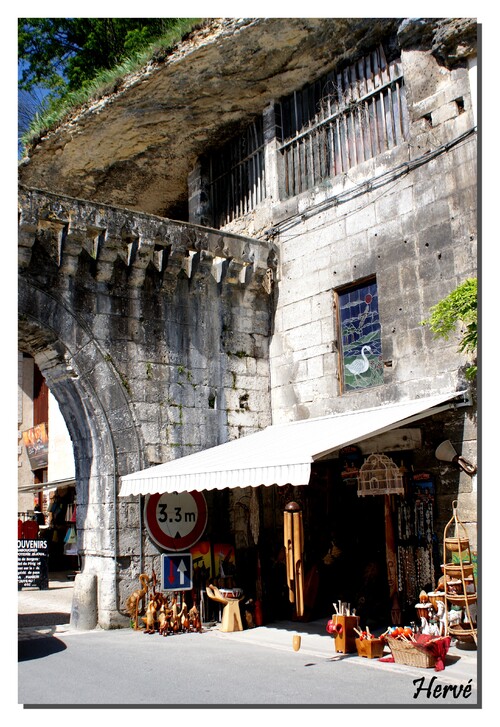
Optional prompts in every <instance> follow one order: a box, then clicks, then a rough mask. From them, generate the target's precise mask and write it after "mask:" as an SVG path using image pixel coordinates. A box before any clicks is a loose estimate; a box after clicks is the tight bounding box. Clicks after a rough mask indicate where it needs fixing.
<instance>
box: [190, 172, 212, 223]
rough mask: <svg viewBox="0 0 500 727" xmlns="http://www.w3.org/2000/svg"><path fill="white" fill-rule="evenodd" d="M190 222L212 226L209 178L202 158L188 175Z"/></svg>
mask: <svg viewBox="0 0 500 727" xmlns="http://www.w3.org/2000/svg"><path fill="white" fill-rule="evenodd" d="M188 193H189V222H193V223H194V224H197V225H204V226H205V227H211V226H212V215H211V210H210V195H209V191H208V179H207V176H206V175H205V174H204V169H203V163H202V161H201V160H200V159H198V161H197V162H196V164H195V166H194V168H193V169H192V171H191V172H190V173H189V175H188Z"/></svg>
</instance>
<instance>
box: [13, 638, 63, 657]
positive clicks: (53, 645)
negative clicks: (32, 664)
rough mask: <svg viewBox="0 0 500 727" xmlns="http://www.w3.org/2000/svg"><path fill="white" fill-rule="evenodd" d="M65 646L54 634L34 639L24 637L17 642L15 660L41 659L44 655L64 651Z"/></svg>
mask: <svg viewBox="0 0 500 727" xmlns="http://www.w3.org/2000/svg"><path fill="white" fill-rule="evenodd" d="M66 648H67V647H66V644H64V643H63V642H62V641H60V639H58V638H56V637H55V636H39V637H37V638H34V639H24V640H22V641H19V642H18V646H17V660H18V661H30V660H31V659H41V658H43V657H44V656H49V655H50V654H57V652H59V651H64V650H65V649H66Z"/></svg>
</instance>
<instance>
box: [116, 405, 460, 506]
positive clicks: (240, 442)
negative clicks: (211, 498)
mask: <svg viewBox="0 0 500 727" xmlns="http://www.w3.org/2000/svg"><path fill="white" fill-rule="evenodd" d="M464 394H465V392H453V393H449V392H448V393H447V394H437V395H435V396H429V397H426V398H421V399H415V400H412V401H403V402H398V403H397V404H385V405H383V406H378V407H375V408H372V409H364V410H361V411H356V412H349V413H342V414H331V415H329V416H325V417H319V418H317V419H304V420H301V421H297V422H291V423H288V424H278V425H273V426H270V427H267V428H266V429H263V430H262V431H260V432H256V433H255V434H249V435H248V436H246V437H241V438H240V439H234V440H232V441H230V442H226V443H225V444H220V445H218V446H217V447H211V448H210V449H205V450H202V451H200V452H196V453H195V454H190V455H188V456H186V457H179V458H178V459H174V460H172V461H170V462H165V463H164V464H160V465H156V466H153V467H149V468H148V469H145V470H141V471H140V472H133V473H131V474H129V475H125V476H123V477H122V478H121V487H120V493H119V494H120V496H121V497H126V496H128V495H140V494H142V495H145V494H154V493H164V492H183V491H189V490H198V491H201V490H214V489H216V490H222V489H224V488H226V487H258V486H259V485H286V484H291V485H307V484H308V483H309V478H310V474H311V463H312V462H314V461H315V460H317V459H320V458H322V457H324V456H325V455H327V454H330V453H332V452H335V451H336V450H338V449H341V448H342V447H345V446H347V445H348V444H355V443H356V442H360V441H362V440H363V439H367V438H368V437H373V436H375V435H377V434H381V433H382V432H385V431H388V430H390V429H394V428H395V427H396V426H401V425H403V424H409V423H410V422H411V421H415V420H416V419H422V418H424V417H426V416H431V415H432V414H435V413H438V412H439V411H444V410H445V409H448V408H450V407H451V406H453V404H452V403H451V402H452V400H456V399H457V398H459V397H461V398H462V401H463V396H464Z"/></svg>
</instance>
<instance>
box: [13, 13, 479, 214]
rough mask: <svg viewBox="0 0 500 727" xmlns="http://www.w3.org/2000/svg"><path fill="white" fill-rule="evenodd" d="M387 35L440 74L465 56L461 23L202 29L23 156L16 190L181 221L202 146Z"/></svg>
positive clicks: (256, 24) (286, 22)
mask: <svg viewBox="0 0 500 727" xmlns="http://www.w3.org/2000/svg"><path fill="white" fill-rule="evenodd" d="M398 29H399V38H398V42H399V43H400V44H401V45H403V46H405V45H406V46H408V47H415V46H416V47H423V48H425V50H426V51H427V52H429V53H433V54H434V55H435V56H436V57H437V58H439V60H440V62H442V63H452V64H453V63H457V62H459V61H460V60H462V59H465V58H467V56H468V55H471V54H473V53H475V42H476V23H475V21H474V20H471V19H461V20H453V19H441V20H428V19H411V20H408V19H407V20H402V19H381V18H375V19H373V18H355V19H349V18H326V19H325V18H318V19H315V18H270V19H269V18H256V19H255V18H249V19H235V18H231V19H211V20H210V21H209V22H207V23H206V24H204V25H203V26H202V27H201V28H199V29H197V30H196V31H194V32H193V33H192V34H191V35H190V36H189V37H188V38H187V39H185V40H183V41H182V42H181V43H179V45H178V46H177V47H176V48H175V49H174V50H173V51H172V52H171V53H170V54H169V55H167V56H166V57H165V58H156V59H154V60H153V61H152V62H151V63H149V64H148V65H147V66H146V67H145V68H144V69H142V71H141V72H139V73H137V74H135V75H133V76H130V77H127V78H126V79H124V80H123V82H122V83H121V85H120V86H119V87H118V88H117V89H114V90H113V92H112V93H110V94H109V95H106V96H103V97H102V98H100V99H98V100H96V101H94V102H92V103H89V104H88V105H86V106H85V107H83V108H80V109H78V110H76V111H75V113H74V114H73V115H72V116H71V117H69V118H67V119H66V120H65V121H64V122H63V123H61V124H60V125H59V127H58V128H55V129H52V130H51V131H50V132H48V133H47V134H46V136H44V137H43V138H42V139H40V140H38V142H37V143H35V144H33V146H32V148H31V149H30V150H29V151H28V156H27V158H26V159H25V160H23V162H22V163H21V165H20V169H19V179H20V181H21V182H22V183H23V184H25V185H27V186H30V187H34V188H39V189H43V190H47V191H50V192H55V193H58V194H65V195H69V196H72V197H78V198H82V199H89V200H93V201H96V202H100V203H106V204H111V205H118V206H125V207H128V208H130V209H133V210H140V211H142V212H148V213H152V214H158V215H165V216H168V217H171V218H175V219H186V218H187V196H188V192H187V178H188V174H189V172H190V170H191V169H192V168H193V165H194V163H195V160H196V158H197V156H198V155H199V154H200V153H201V152H202V151H203V150H205V149H206V148H207V146H209V145H211V144H214V145H215V144H217V143H219V142H221V143H222V142H223V141H225V139H226V138H227V136H228V135H229V134H230V133H233V132H234V131H235V130H236V129H237V127H238V126H239V125H241V124H244V123H246V122H248V121H249V120H250V119H251V118H252V117H253V116H254V115H255V114H260V113H262V110H263V109H264V108H265V106H266V105H267V104H269V103H270V102H272V101H273V100H274V99H277V98H280V97H281V96H283V95H285V94H288V93H290V92H291V91H293V90H295V89H297V88H300V87H301V86H302V85H303V84H304V83H306V82H308V81H310V80H312V79H313V78H315V77H318V76H320V75H321V74H322V73H324V72H326V71H327V70H329V69H330V68H332V67H333V66H334V65H335V64H337V63H339V62H342V61H343V60H345V59H349V58H352V57H355V56H356V55H358V54H360V53H362V52H363V51H365V50H366V49H368V48H370V47H372V46H373V45H374V44H376V43H378V42H380V40H381V39H382V38H388V37H392V38H393V39H394V38H397V37H398V36H397V33H398Z"/></svg>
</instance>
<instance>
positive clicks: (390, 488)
mask: <svg viewBox="0 0 500 727" xmlns="http://www.w3.org/2000/svg"><path fill="white" fill-rule="evenodd" d="M404 494H405V490H404V483H403V474H402V473H401V471H400V470H399V468H398V466H397V465H396V463H395V462H394V461H393V460H392V459H391V458H390V457H387V455H385V454H371V455H370V456H369V457H368V459H367V460H366V462H365V463H364V465H363V466H362V467H361V469H360V470H359V477H358V497H365V495H404Z"/></svg>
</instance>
